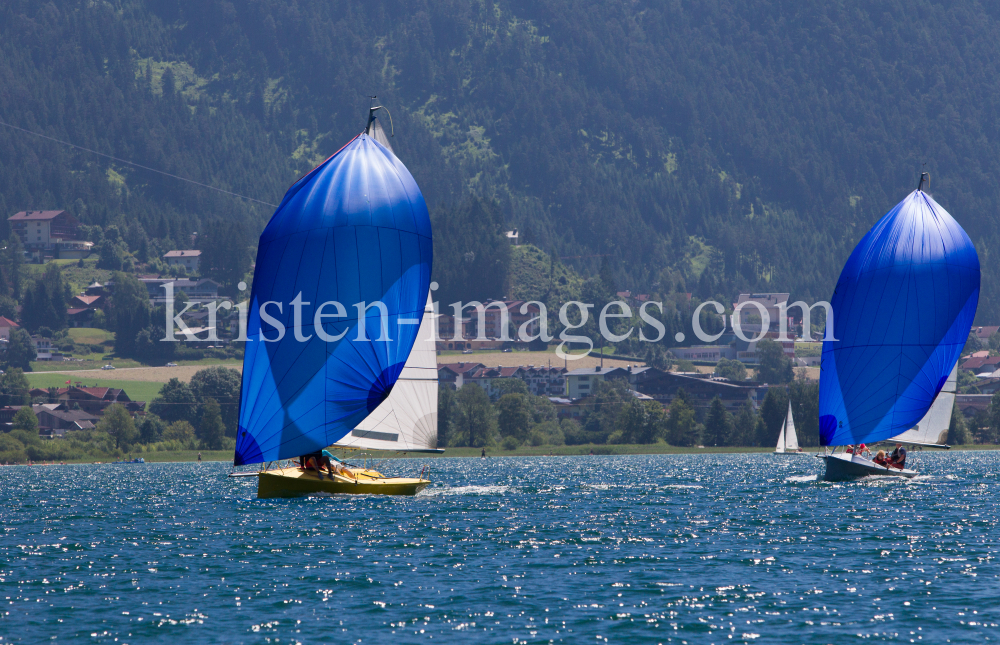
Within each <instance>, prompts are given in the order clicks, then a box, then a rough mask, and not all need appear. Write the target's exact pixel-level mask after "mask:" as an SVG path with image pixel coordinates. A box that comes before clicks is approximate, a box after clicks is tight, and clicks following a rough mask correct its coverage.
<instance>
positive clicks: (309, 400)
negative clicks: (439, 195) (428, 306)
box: [234, 134, 432, 465]
mask: <svg viewBox="0 0 1000 645" xmlns="http://www.w3.org/2000/svg"><path fill="white" fill-rule="evenodd" d="M431 260H432V248H431V225H430V218H429V216H428V213H427V206H426V204H425V203H424V198H423V196H422V195H421V194H420V189H419V188H418V187H417V184H416V182H415V181H414V180H413V177H412V176H411V175H410V173H409V171H408V170H407V169H406V167H405V166H404V165H403V164H402V163H401V162H400V161H399V160H398V159H397V158H396V157H395V155H393V153H392V152H391V151H389V150H388V149H386V148H385V147H383V146H382V145H381V144H379V143H377V142H376V141H375V140H374V139H372V138H371V137H369V136H367V135H364V134H362V135H359V136H358V137H356V138H355V139H353V140H352V141H351V142H350V143H348V144H347V145H346V146H344V147H343V148H342V149H341V150H340V151H339V152H337V153H336V154H335V155H333V156H332V157H330V158H329V159H327V160H326V161H325V162H324V163H323V164H321V165H320V166H319V167H317V168H316V169H314V170H313V171H312V172H310V173H309V174H308V175H306V176H305V177H303V178H302V179H300V180H299V181H298V182H296V183H295V185H294V186H292V187H291V188H290V189H289V190H288V192H287V193H286V194H285V198H284V199H283V200H282V202H281V205H280V206H279V207H278V209H277V210H276V211H275V213H274V216H273V217H272V218H271V221H270V222H269V223H268V225H267V227H266V228H265V229H264V232H263V234H261V236H260V245H259V247H258V250H257V266H256V269H255V271H254V284H253V291H252V293H251V296H250V303H249V315H248V317H247V338H248V339H249V340H248V342H247V344H246V350H245V354H244V358H243V387H242V392H241V399H240V417H239V431H238V435H237V439H236V455H235V458H234V462H235V463H236V464H237V465H240V464H248V463H259V462H263V461H271V460H276V459H286V458H289V457H295V456H298V455H302V454H306V453H309V452H312V451H315V450H319V449H322V448H324V447H326V446H329V445H331V444H332V443H334V442H335V441H337V440H338V439H340V438H342V437H343V436H344V435H346V434H347V433H348V432H350V431H351V430H352V429H353V428H354V427H355V426H357V425H358V424H359V423H360V422H361V421H362V420H363V419H364V418H365V417H366V416H368V414H369V413H370V412H371V411H372V410H374V409H375V408H376V407H378V404H379V403H381V402H382V400H383V399H385V397H387V396H388V395H389V391H390V390H391V389H392V386H393V384H394V383H395V382H396V379H397V377H398V376H399V373H400V372H401V371H402V368H403V364H404V363H405V362H406V358H407V356H409V353H410V350H411V349H412V347H413V343H414V341H415V339H416V334H417V330H418V329H419V327H420V320H421V317H422V316H423V311H424V304H425V301H426V299H427V290H428V287H429V284H430V274H431ZM268 303H269V304H268ZM296 303H301V304H298V306H296ZM323 303H333V304H328V305H326V306H325V307H323V308H322V310H321V311H320V305H322V304H323ZM336 303H339V307H342V309H340V308H338V305H337V304H336ZM359 303H364V305H372V303H382V304H383V305H384V307H385V311H384V313H385V315H384V316H383V315H382V314H383V312H382V310H380V309H379V308H377V306H369V307H368V308H367V309H366V310H364V311H365V313H364V315H363V316H359V309H358V306H357V305H358V304H359ZM262 305H263V306H264V309H263V311H261V306H262ZM296 309H297V310H298V312H299V315H298V316H296ZM317 314H322V317H320V318H319V319H318V320H317V318H316V316H317ZM338 314H339V316H338ZM296 318H297V320H296ZM269 319H270V320H269ZM383 321H384V323H385V324H384V327H385V332H387V333H386V334H385V336H384V337H383ZM362 323H363V325H362ZM281 327H283V328H284V336H282V337H281V339H280V340H278V341H276V342H266V341H264V340H263V338H267V339H271V340H274V339H276V338H278V336H279V332H280V330H281ZM362 327H363V328H364V329H363V332H364V333H363V334H362V333H361V332H362V329H361V328H362ZM359 337H360V340H358V339H359Z"/></svg>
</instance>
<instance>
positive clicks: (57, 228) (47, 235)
mask: <svg viewBox="0 0 1000 645" xmlns="http://www.w3.org/2000/svg"><path fill="white" fill-rule="evenodd" d="M7 221H8V222H10V228H11V231H12V232H14V233H17V235H18V236H19V237H20V238H21V242H22V243H23V244H24V248H25V250H26V251H27V252H28V253H29V254H31V255H34V256H36V257H38V258H39V259H40V258H43V257H46V256H48V257H54V258H69V259H77V258H84V257H87V256H88V255H89V254H90V250H91V248H92V247H93V246H94V245H93V244H92V243H91V242H86V241H84V240H81V239H80V238H79V229H80V222H79V221H77V219H76V218H75V217H73V216H72V215H70V214H69V213H67V212H66V211H21V212H20V213H17V214H15V215H14V216H13V217H9V218H7Z"/></svg>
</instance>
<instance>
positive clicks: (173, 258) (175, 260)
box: [163, 250, 201, 273]
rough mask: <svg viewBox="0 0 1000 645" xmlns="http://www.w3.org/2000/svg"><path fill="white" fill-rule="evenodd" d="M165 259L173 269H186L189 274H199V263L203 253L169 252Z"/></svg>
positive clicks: (188, 251) (192, 251)
mask: <svg viewBox="0 0 1000 645" xmlns="http://www.w3.org/2000/svg"><path fill="white" fill-rule="evenodd" d="M163 259H164V260H165V261H166V263H167V264H169V265H170V266H172V267H177V266H180V267H184V269H185V270H186V271H187V272H188V273H198V261H199V260H200V259H201V251H194V250H185V251H168V252H167V254H166V255H164V256H163Z"/></svg>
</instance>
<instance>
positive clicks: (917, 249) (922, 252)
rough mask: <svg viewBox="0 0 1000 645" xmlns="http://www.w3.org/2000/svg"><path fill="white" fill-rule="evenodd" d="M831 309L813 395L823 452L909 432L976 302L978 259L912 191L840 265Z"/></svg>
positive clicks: (955, 354)
mask: <svg viewBox="0 0 1000 645" xmlns="http://www.w3.org/2000/svg"><path fill="white" fill-rule="evenodd" d="M830 304H831V306H832V308H833V316H834V318H833V329H834V337H835V338H836V340H835V341H825V342H824V343H823V356H822V362H821V367H822V370H821V374H820V388H819V415H820V418H819V423H820V442H821V443H822V445H824V446H837V445H849V444H857V443H862V442H864V443H868V442H872V441H878V440H881V439H888V438H889V437H893V436H895V435H898V434H900V433H902V432H904V431H906V430H908V429H910V428H911V427H913V426H914V425H915V424H916V423H917V422H918V421H919V420H920V419H921V418H922V417H923V416H924V415H925V414H926V413H927V409H928V408H929V407H930V405H931V403H932V402H933V401H934V397H936V396H937V394H938V392H940V391H941V388H942V387H943V386H944V383H945V381H946V380H947V379H948V374H949V373H950V372H951V370H952V368H953V367H954V365H955V363H956V362H957V361H958V358H959V355H960V354H961V351H962V348H963V347H964V346H965V342H966V339H967V338H968V336H969V329H970V328H971V327H972V321H973V318H975V315H976V307H977V305H978V304H979V257H978V255H976V249H975V247H974V246H973V244H972V241H971V240H970V239H969V236H968V235H966V233H965V231H964V230H963V229H962V227H961V226H959V224H958V222H956V221H955V220H954V219H953V218H952V217H951V215H949V214H948V212H947V211H945V210H944V209H943V208H941V206H940V205H939V204H938V203H937V202H935V201H934V200H933V199H932V198H931V197H930V196H929V195H927V194H926V193H924V192H922V191H920V190H916V191H914V192H913V193H911V194H910V195H909V196H907V197H906V199H904V200H903V201H901V202H900V203H899V204H897V205H896V207H895V208H893V209H892V210H891V211H889V212H888V213H886V214H885V216H883V217H882V219H880V220H879V221H878V222H877V223H876V224H875V226H874V227H872V229H871V230H870V231H869V232H868V234H867V235H865V237H864V238H863V239H862V240H861V242H860V243H859V244H858V246H857V247H856V248H855V249H854V252H853V253H851V257H850V258H849V259H848V260H847V264H846V265H845V266H844V270H843V272H842V273H841V274H840V279H839V280H838V282H837V288H836V290H835V291H834V293H833V298H831V301H830Z"/></svg>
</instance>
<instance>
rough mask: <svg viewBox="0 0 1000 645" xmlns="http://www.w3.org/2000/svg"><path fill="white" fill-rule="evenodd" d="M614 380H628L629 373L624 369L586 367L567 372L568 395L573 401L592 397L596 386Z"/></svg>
mask: <svg viewBox="0 0 1000 645" xmlns="http://www.w3.org/2000/svg"><path fill="white" fill-rule="evenodd" d="M612 378H621V379H625V380H628V379H629V371H628V370H626V369H625V368H622V367H584V368H580V369H577V370H572V371H570V372H566V375H565V379H566V394H567V395H568V396H569V398H571V399H582V398H584V397H586V396H590V395H591V394H592V393H593V391H594V386H595V385H596V384H597V383H599V382H601V381H606V380H608V379H612Z"/></svg>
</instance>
